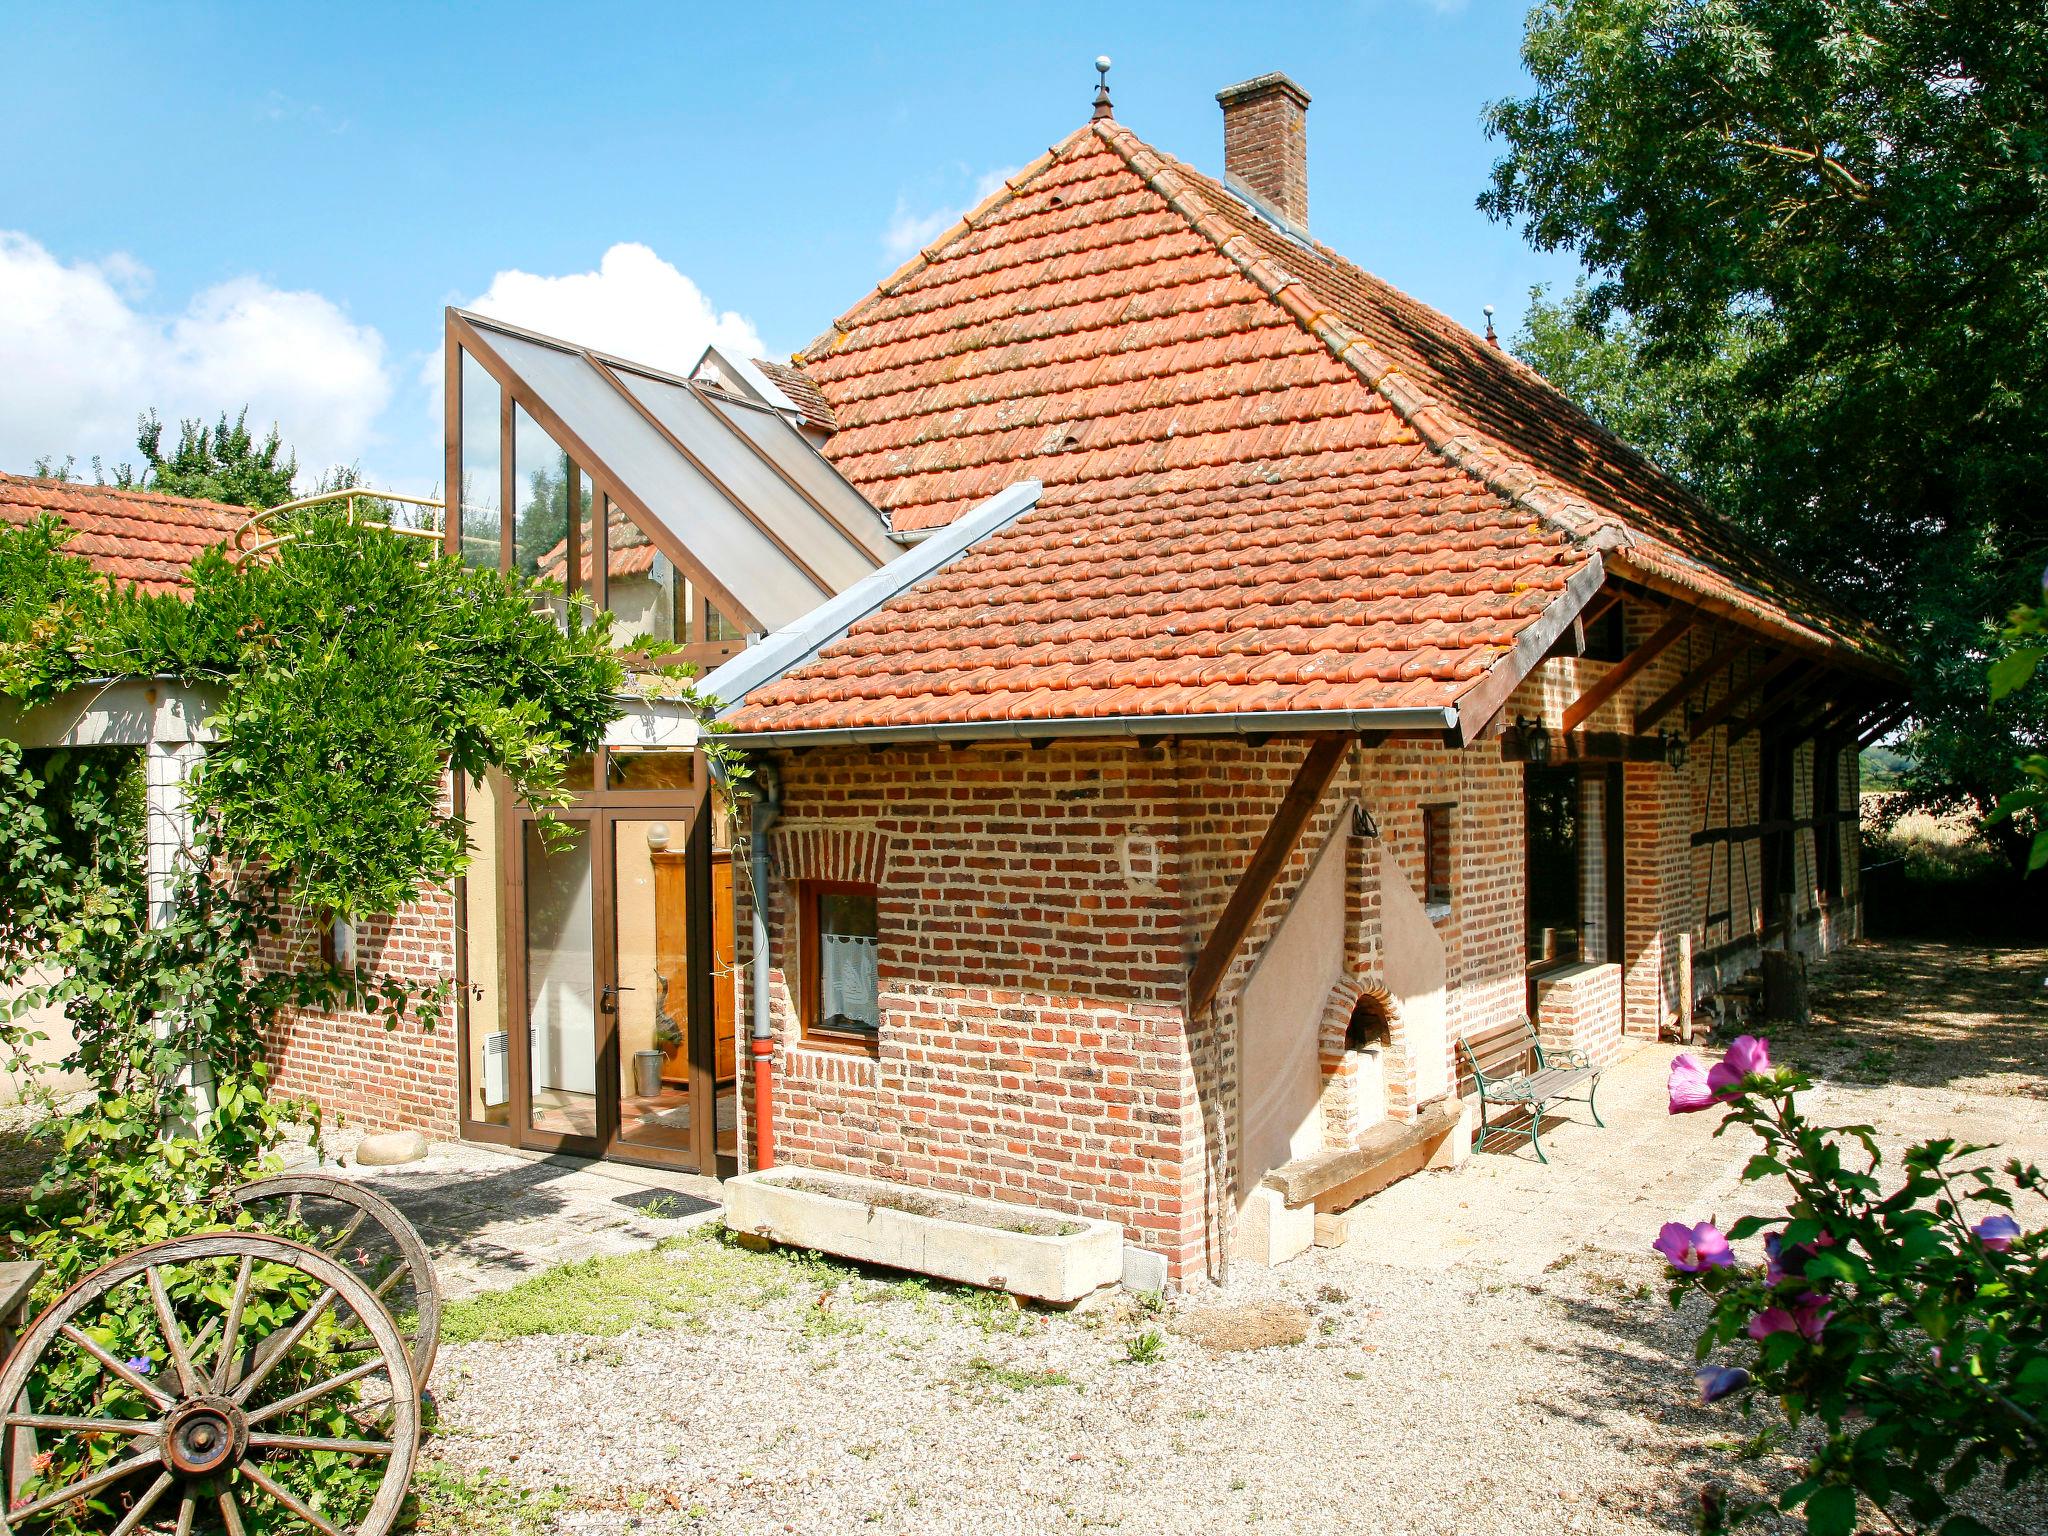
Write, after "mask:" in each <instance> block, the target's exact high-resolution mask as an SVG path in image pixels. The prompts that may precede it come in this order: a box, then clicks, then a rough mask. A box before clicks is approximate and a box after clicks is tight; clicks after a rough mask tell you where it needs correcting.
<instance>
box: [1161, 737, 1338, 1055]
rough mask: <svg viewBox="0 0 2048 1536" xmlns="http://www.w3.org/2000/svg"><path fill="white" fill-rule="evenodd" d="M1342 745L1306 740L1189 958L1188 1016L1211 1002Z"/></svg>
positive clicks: (1320, 793)
mask: <svg viewBox="0 0 2048 1536" xmlns="http://www.w3.org/2000/svg"><path fill="white" fill-rule="evenodd" d="M1348 745H1349V739H1348V738H1347V737H1344V736H1341V735H1339V736H1315V737H1311V738H1310V743H1309V749H1308V755H1307V756H1306V757H1304V758H1303V759H1302V760H1301V767H1300V768H1299V769H1298V770H1296V772H1295V775H1294V782H1293V783H1292V784H1290V785H1288V786H1287V793H1286V794H1285V795H1284V796H1282V797H1281V800H1280V807H1279V809H1278V810H1276V811H1274V812H1273V819H1272V821H1271V822H1269V823H1267V826H1266V831H1265V835H1264V836H1262V837H1261V838H1260V839H1259V846H1258V847H1257V848H1256V849H1255V850H1253V852H1252V861H1251V863H1249V864H1247V865H1246V866H1245V871H1244V873H1243V874H1242V875H1241V876H1239V877H1238V882H1237V889H1236V890H1234V891H1232V892H1231V893H1230V900H1229V901H1227V902H1226V903H1224V906H1223V915H1222V916H1221V917H1219V918H1217V919H1216V926H1215V927H1214V928H1212V929H1211V930H1210V931H1209V937H1208V938H1207V939H1206V940H1205V941H1204V942H1203V944H1202V951H1201V953H1200V954H1198V955H1197V956H1195V968H1194V970H1193V971H1192V972H1190V973H1189V976H1188V1017H1189V1018H1190V1019H1193V1018H1195V1017H1196V1016H1197V1015H1198V1014H1200V1013H1201V1012H1202V1010H1203V1009H1205V1008H1207V1007H1208V1006H1209V1004H1210V1002H1211V1001H1212V1000H1214V998H1215V996H1216V988H1217V987H1218V986H1220V985H1221V984H1222V981H1223V973H1224V972H1225V971H1227V970H1229V969H1230V962H1231V961H1232V960H1233V959H1235V958H1236V956H1237V948H1238V946H1239V945H1240V944H1242V943H1243V942H1244V936H1245V935H1246V934H1247V933H1249V932H1251V927H1252V924H1253V923H1254V922H1256V921H1257V920H1258V916H1259V908H1260V907H1262V906H1264V905H1265V903H1266V897H1267V896H1268V895H1269V894H1270V893H1271V891H1272V889H1273V882H1274V881H1276V880H1278V879H1279V878H1280V871H1281V870H1282V869H1283V868H1284V867H1285V866H1286V864H1287V860H1288V857H1289V856H1290V855H1291V854H1292V853H1293V852H1294V847H1295V844H1296V843H1298V842H1300V841H1301V829H1302V828H1303V827H1305V826H1307V825H1308V819H1309V817H1310V816H1312V815H1313V814H1314V813H1315V808H1316V806H1317V804H1318V803H1319V802H1320V801H1321V800H1322V798H1323V791H1324V790H1326V789H1328V788H1329V787H1330V781H1331V780H1332V779H1334V778H1335V777H1336V776H1337V769H1338V768H1339V767H1340V766H1341V765H1342V764H1343V761H1344V749H1345V747H1346V746H1348Z"/></svg>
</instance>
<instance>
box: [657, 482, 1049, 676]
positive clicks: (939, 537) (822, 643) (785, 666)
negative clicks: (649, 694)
mask: <svg viewBox="0 0 2048 1536" xmlns="http://www.w3.org/2000/svg"><path fill="white" fill-rule="evenodd" d="M1041 489H1042V487H1041V486H1040V485H1039V483H1038V482H1037V481H1036V480H1020V481H1018V482H1017V484H1015V485H1011V486H1006V487H1004V488H1003V489H1002V490H1000V491H998V492H996V494H995V495H993V496H991V497H989V498H988V500H986V501H984V502H982V503H981V505H979V506H977V507H973V508H971V509H969V510H968V511H967V512H964V513H962V514H961V515H960V516H959V517H957V518H955V519H954V520H953V521H952V522H950V523H948V524H947V525H946V526H945V527H944V528H941V529H939V530H937V531H936V532H935V533H933V534H932V536H931V537H930V538H927V539H922V540H920V541H919V542H918V543H917V544H916V545H915V546H914V547H913V548H912V549H910V550H908V551H906V552H905V553H903V554H901V555H898V556H897V557H896V558H895V559H894V560H891V561H890V562H889V563H888V564H887V565H885V566H883V567H882V568H881V569H879V570H877V571H874V572H872V573H871V574H869V575H867V576H863V577H862V578H861V579H860V580H859V581H856V582H855V583H854V584H853V585H852V586H850V587H848V588H847V589H846V590H845V591H844V592H841V593H840V594H839V595H838V596H837V597H833V598H829V599H827V600H826V601H825V602H823V603H820V604H819V605H818V606H817V607H816V608H813V609H812V610H811V611H810V612H809V613H807V614H805V615H804V616H803V617H802V618H800V619H798V620H797V621H796V622H795V623H794V624H788V625H785V626H784V627H783V628H781V629H778V630H776V631H775V632H774V633H773V634H771V635H769V636H768V637H767V638H766V639H764V640H763V641H761V643H760V644H758V645H750V646H748V647H747V648H746V649H745V650H744V651H741V652H740V653H739V655H737V656H735V657H733V658H732V659H731V660H730V661H728V662H725V663H724V664H723V665H721V666H719V667H718V668H716V669H715V670H714V671H712V672H711V673H710V674H709V675H708V676H706V677H705V678H703V680H702V681H701V682H699V684H698V685H697V691H698V692H699V693H700V694H708V695H710V696H711V697H712V698H714V699H716V700H718V702H719V706H720V707H719V712H720V714H726V713H729V712H730V711H731V710H732V708H733V707H734V706H736V705H737V704H738V703H739V702H740V701H741V700H742V699H744V698H746V696H747V695H748V694H749V693H751V692H753V690H754V689H756V688H759V687H761V686H762V685H763V684H765V683H771V682H774V681H775V680H776V679H777V678H779V677H781V676H783V674H785V673H787V672H791V671H793V670H795V669H796V668H797V667H799V666H802V665H803V664H804V663H805V662H806V661H809V660H810V659H811V657H813V656H815V655H816V654H817V653H818V652H819V651H821V650H823V649H824V648H825V647H826V646H828V645H830V644H831V643H832V642H833V641H835V640H837V639H839V638H840V637H841V636H842V635H844V634H845V633H846V632H847V631H848V630H849V629H851V628H852V627H853V626H854V625H855V624H857V623H858V622H860V620H862V619H864V618H866V617H867V616H868V615H869V614H871V613H873V612H874V611H875V610H876V609H877V608H880V607H881V606H882V605H883V604H884V603H886V602H888V601H889V600H890V599H891V598H894V597H898V596H900V595H901V594H902V593H904V592H906V591H908V590H909V589H910V588H911V587H913V586H915V585H916V584H917V583H918V582H920V581H923V580H924V579H925V578H926V577H927V576H930V575H932V574H934V573H935V572H938V571H941V570H943V569H945V568H946V567H947V566H948V565H950V564H952V563H953V562H954V561H955V560H957V559H959V558H960V556H962V555H964V554H965V553H967V551H968V550H969V549H971V548H972V547H973V546H974V545H975V544H977V543H979V542H980V541H981V540H982V539H985V538H987V537H988V536H989V535H990V534H992V533H996V532H999V531H1000V530H1002V529H1004V528H1007V527H1009V525H1010V524H1011V523H1014V522H1015V521H1016V520H1017V519H1018V518H1020V517H1022V516H1023V515H1024V514H1025V513H1026V512H1028V511H1030V510H1031V509H1032V508H1033V507H1035V506H1037V505H1038V497H1039V493H1040V491H1041Z"/></svg>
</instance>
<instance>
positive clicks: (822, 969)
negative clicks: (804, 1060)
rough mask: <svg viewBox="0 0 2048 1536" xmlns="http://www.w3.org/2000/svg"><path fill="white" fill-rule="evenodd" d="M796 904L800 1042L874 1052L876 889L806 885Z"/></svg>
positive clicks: (877, 1014)
mask: <svg viewBox="0 0 2048 1536" xmlns="http://www.w3.org/2000/svg"><path fill="white" fill-rule="evenodd" d="M797 902H798V910H799V913H800V916H799V919H798V926H799V935H800V942H801V943H802V945H803V951H802V954H801V957H800V959H799V962H798V963H799V965H800V966H801V967H802V984H803V1002H802V1009H803V1032H804V1038H805V1039H806V1040H808V1041H812V1042H815V1043H817V1044H821V1045H833V1046H840V1047H851V1048H853V1049H857V1050H866V1051H872V1050H874V1049H875V1048H876V1045H877V1041H878V1038H879V1035H880V1032H881V1022H882V1007H881V987H880V983H879V981H878V979H877V974H876V965H877V961H878V959H879V955H880V950H881V927H880V921H879V904H878V901H877V898H876V892H875V888H874V887H873V886H872V885H855V884H849V883H844V882H839V881H830V880H806V881H804V882H802V883H801V884H800V885H799V886H798V887H797Z"/></svg>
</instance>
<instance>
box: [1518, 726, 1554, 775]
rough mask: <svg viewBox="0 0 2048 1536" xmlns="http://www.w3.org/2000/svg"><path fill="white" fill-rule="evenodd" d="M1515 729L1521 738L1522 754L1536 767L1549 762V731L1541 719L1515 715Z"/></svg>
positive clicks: (1546, 765) (1546, 764) (1545, 765)
mask: <svg viewBox="0 0 2048 1536" xmlns="http://www.w3.org/2000/svg"><path fill="white" fill-rule="evenodd" d="M1515 730H1516V732H1517V733H1518V734H1519V735H1520V736H1521V738H1522V755H1523V756H1524V757H1525V758H1526V759H1527V760H1528V761H1529V762H1530V763H1531V764H1533V765H1534V766H1536V767H1538V768H1544V767H1548V766H1549V763H1550V732H1549V730H1548V729H1546V728H1545V726H1544V724H1543V722H1542V721H1541V720H1531V719H1530V718H1529V717H1528V716H1527V715H1517V716H1515Z"/></svg>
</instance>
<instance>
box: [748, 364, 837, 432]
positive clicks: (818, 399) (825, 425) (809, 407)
mask: <svg viewBox="0 0 2048 1536" xmlns="http://www.w3.org/2000/svg"><path fill="white" fill-rule="evenodd" d="M754 366H755V367H756V368H758V369H760V370H761V371H762V372H763V373H765V374H767V375H768V377H769V378H771V379H773V380H774V381H775V387H776V388H777V389H779V390H781V391H782V392H783V393H784V394H785V395H787V396H789V399H790V403H791V404H792V405H794V406H795V407H796V408H797V409H798V410H799V411H801V412H803V417H804V425H805V426H809V427H816V428H818V430H819V431H821V432H836V431H838V430H839V421H838V418H837V417H835V416H834V415H833V414H832V406H831V402H829V401H828V400H826V398H825V392H824V391H823V390H821V389H820V388H818V386H817V383H816V382H815V381H814V380H813V379H812V378H811V376H810V375H809V374H807V373H805V372H804V371H803V369H801V368H798V367H795V366H793V365H791V364H789V363H771V362H769V361H768V359H767V358H765V357H757V358H755V359H754Z"/></svg>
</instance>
